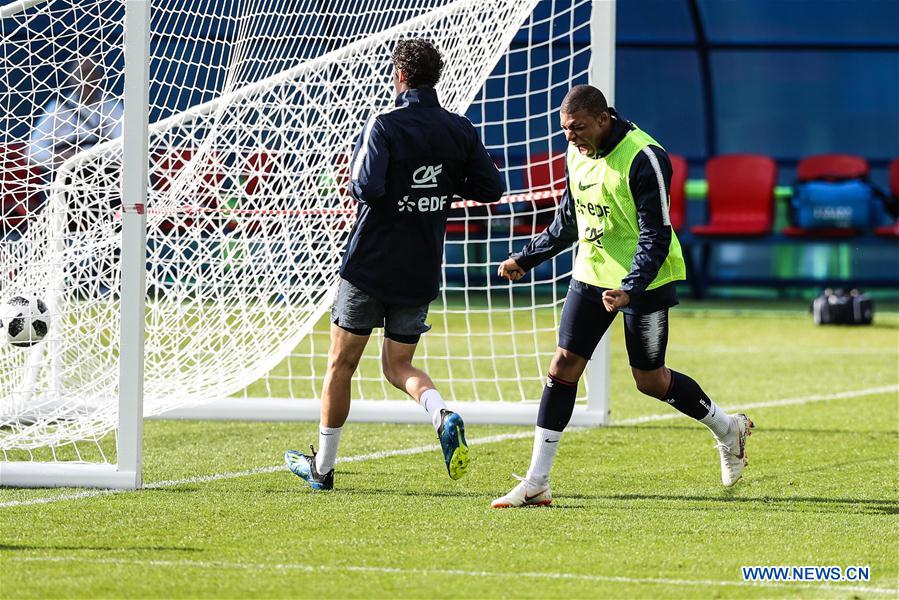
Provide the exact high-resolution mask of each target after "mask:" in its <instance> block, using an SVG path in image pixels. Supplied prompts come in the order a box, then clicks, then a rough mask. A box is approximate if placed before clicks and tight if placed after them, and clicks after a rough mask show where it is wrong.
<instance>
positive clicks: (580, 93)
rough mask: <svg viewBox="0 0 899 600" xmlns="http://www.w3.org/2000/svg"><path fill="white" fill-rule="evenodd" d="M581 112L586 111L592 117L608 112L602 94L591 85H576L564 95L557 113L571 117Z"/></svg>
mask: <svg viewBox="0 0 899 600" xmlns="http://www.w3.org/2000/svg"><path fill="white" fill-rule="evenodd" d="M582 110H586V111H588V112H589V113H590V115H591V116H593V117H598V116H599V114H600V113H602V112H608V110H609V105H608V103H607V102H606V97H605V96H603V94H602V92H600V91H599V90H598V89H596V88H595V87H593V86H592V85H576V86H574V87H573V88H571V89H570V90H569V91H568V93H567V94H565V98H564V99H563V100H562V106H561V107H560V108H559V112H563V113H565V114H568V115H573V114H574V113H576V112H579V111H582Z"/></svg>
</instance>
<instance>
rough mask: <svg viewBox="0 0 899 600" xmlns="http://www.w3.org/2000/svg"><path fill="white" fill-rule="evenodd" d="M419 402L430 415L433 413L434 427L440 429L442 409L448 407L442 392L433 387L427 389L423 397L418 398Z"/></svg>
mask: <svg viewBox="0 0 899 600" xmlns="http://www.w3.org/2000/svg"><path fill="white" fill-rule="evenodd" d="M418 403H419V404H421V405H422V406H423V407H424V409H425V410H426V411H428V414H429V415H431V422H432V423H433V424H434V429H440V411H441V410H443V409H444V408H446V403H445V402H444V401H443V398H442V397H441V396H440V392H438V391H437V390H435V389H433V388H431V389H429V390H425V391H424V393H423V394H422V395H421V398H419V399H418Z"/></svg>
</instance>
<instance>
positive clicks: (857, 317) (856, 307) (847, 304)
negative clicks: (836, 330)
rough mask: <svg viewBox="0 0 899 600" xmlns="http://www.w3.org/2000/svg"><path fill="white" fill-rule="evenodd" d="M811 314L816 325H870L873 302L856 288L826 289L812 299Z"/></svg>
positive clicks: (872, 317)
mask: <svg viewBox="0 0 899 600" xmlns="http://www.w3.org/2000/svg"><path fill="white" fill-rule="evenodd" d="M812 316H813V317H814V319H815V323H816V324H818V325H870V324H871V321H872V320H873V319H874V304H873V303H872V302H871V299H870V298H869V297H868V296H866V295H864V294H863V293H861V292H860V291H858V290H850V291H849V292H848V293H847V292H846V291H844V290H831V289H826V290H824V293H823V294H821V295H820V296H818V297H817V298H815V299H814V300H812Z"/></svg>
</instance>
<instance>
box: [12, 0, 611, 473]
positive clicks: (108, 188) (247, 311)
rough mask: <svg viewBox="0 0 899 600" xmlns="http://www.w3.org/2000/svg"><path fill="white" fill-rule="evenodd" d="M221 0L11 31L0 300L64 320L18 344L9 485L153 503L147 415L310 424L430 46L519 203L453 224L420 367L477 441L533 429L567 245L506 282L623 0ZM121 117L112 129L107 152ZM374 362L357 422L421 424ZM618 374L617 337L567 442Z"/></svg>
mask: <svg viewBox="0 0 899 600" xmlns="http://www.w3.org/2000/svg"><path fill="white" fill-rule="evenodd" d="M217 4H220V5H221V11H217V10H212V9H209V10H206V11H204V12H197V11H196V9H195V8H194V7H193V6H192V3H191V2H190V1H189V0H171V1H169V2H166V3H159V4H158V5H157V4H156V3H155V2H154V3H151V2H150V0H90V1H88V2H79V1H77V0H46V1H45V2H39V1H38V2H34V1H31V0H19V1H17V2H14V3H12V4H9V5H7V6H6V7H3V8H2V11H0V12H2V15H3V31H2V35H3V38H2V43H3V53H2V55H0V108H2V109H3V110H4V111H5V113H4V114H5V117H3V118H4V121H3V124H2V130H0V133H2V134H3V136H4V137H3V139H2V144H0V151H2V154H0V160H2V163H0V173H2V175H3V180H2V181H3V185H4V189H3V199H4V210H3V212H2V213H0V226H2V230H0V266H2V271H0V301H5V300H6V299H7V298H8V297H12V296H14V295H16V294H24V293H28V294H31V295H36V296H38V297H43V298H44V299H45V300H46V301H47V303H48V306H49V307H50V329H49V333H48V334H47V336H46V338H45V339H44V340H43V341H42V342H39V343H38V344H36V345H35V346H33V347H32V348H31V349H30V350H23V349H21V348H14V347H12V345H10V344H5V343H4V341H3V340H0V485H3V486H23V487H25V486H93V487H109V488H136V487H140V485H141V447H142V423H143V418H146V417H150V418H203V419H246V420H258V419H265V420H292V419H304V420H307V419H308V420H317V419H318V402H317V396H318V390H319V389H320V383H321V377H322V369H323V364H324V360H325V357H326V353H327V343H326V340H327V326H328V323H327V317H326V314H327V312H328V309H329V308H330V299H331V298H332V295H333V290H334V286H335V283H336V280H337V267H338V266H339V259H340V251H341V250H342V247H343V244H344V243H345V240H346V238H347V234H348V232H349V228H350V226H351V224H352V221H353V218H354V210H353V206H352V202H351V201H350V199H349V198H348V196H347V194H346V190H345V188H346V181H347V163H348V156H349V153H350V151H351V144H352V141H353V139H354V138H355V136H356V135H357V134H358V132H359V130H360V129H361V126H362V124H363V123H364V122H365V121H366V120H367V118H368V117H369V116H370V115H371V114H372V113H374V112H379V111H382V110H385V109H386V108H387V107H389V106H390V105H391V103H392V96H393V92H392V87H391V85H390V77H389V75H390V63H389V54H390V50H391V49H392V47H393V45H394V44H395V42H396V41H397V40H398V39H402V38H404V37H412V36H425V37H428V38H430V39H431V40H433V41H434V43H435V44H436V45H437V46H438V48H440V50H441V52H442V53H443V54H444V57H445V60H446V65H447V66H446V69H445V71H444V74H443V77H442V79H441V82H440V84H439V85H438V94H439V96H440V99H441V104H442V105H443V106H445V107H446V108H448V109H449V110H453V111H455V112H460V113H465V114H467V115H468V116H469V118H471V120H472V122H473V123H474V124H475V126H476V128H477V129H478V131H479V133H480V134H481V135H482V137H483V139H485V143H486V144H487V147H488V150H489V151H490V152H491V154H492V155H493V156H494V158H495V159H497V161H498V163H499V167H500V170H501V172H502V173H503V176H504V178H505V181H506V187H507V190H508V194H507V196H506V197H505V198H504V199H503V200H502V201H501V204H500V205H498V206H493V207H489V208H483V207H481V206H478V205H474V203H471V202H467V201H465V199H461V200H459V201H457V202H455V203H454V204H453V209H452V210H451V213H450V218H449V233H448V238H447V242H446V256H445V264H444V278H443V286H442V291H441V296H440V298H438V300H436V301H435V302H434V304H433V305H432V307H431V318H430V321H431V323H432V325H433V326H434V329H433V331H432V332H431V333H429V334H427V335H426V336H424V338H423V341H422V343H421V345H420V348H419V352H418V354H417V360H419V361H420V362H419V364H420V365H421V366H422V367H423V368H425V369H426V370H427V371H428V372H429V373H430V374H431V375H432V377H433V378H434V379H435V382H437V384H438V387H440V389H441V390H442V391H443V394H444V396H445V397H446V398H447V400H448V403H449V404H450V405H451V406H454V407H456V408H457V409H458V410H459V411H460V412H461V413H462V414H463V416H464V418H465V419H466V422H468V423H504V424H522V425H533V424H534V422H535V420H536V412H537V406H538V401H539V397H540V390H541V389H542V381H543V379H544V378H545V372H546V368H547V366H548V363H549V357H550V356H551V354H552V352H553V350H554V348H555V333H556V330H557V327H558V316H559V310H560V308H561V302H562V299H563V298H564V294H565V286H566V284H567V279H568V277H569V276H570V272H571V261H572V256H573V249H572V250H571V251H569V252H565V253H562V254H560V255H559V256H558V257H556V258H555V259H553V260H552V261H548V262H547V263H544V265H541V267H540V268H538V269H535V270H534V272H533V273H532V274H531V276H530V277H529V280H528V281H526V282H521V283H517V284H515V285H510V284H508V283H507V282H503V281H498V280H497V278H496V277H495V275H494V273H493V272H494V271H495V269H496V265H497V264H498V262H499V261H500V260H502V259H503V258H505V255H507V254H508V252H509V251H512V250H518V249H520V248H521V246H523V245H524V244H525V243H526V241H527V240H528V239H529V238H530V237H531V236H532V235H533V234H534V232H535V231H539V230H540V229H541V228H542V227H545V225H546V223H547V222H548V220H549V219H551V217H552V214H553V212H554V210H555V207H556V206H557V203H558V200H559V197H560V196H561V193H560V190H561V187H562V185H563V183H564V168H561V170H560V168H559V164H560V163H559V162H558V159H559V157H560V156H561V155H563V154H564V136H562V135H561V133H560V131H559V130H558V114H557V109H558V103H559V102H560V101H561V98H562V96H564V93H565V92H566V91H567V90H568V89H569V88H570V87H571V86H572V85H575V84H577V83H587V82H590V83H593V84H594V85H596V86H597V87H600V88H601V89H603V91H604V92H605V93H606V95H607V97H608V98H609V101H610V102H611V101H612V98H613V97H614V90H613V84H614V52H615V33H614V32H615V3H614V0H542V1H539V2H538V1H537V0H527V1H523V0H496V1H495V2H490V3H485V2H483V1H482V0H385V2H381V3H377V4H378V6H377V8H373V7H371V6H369V4H366V3H361V4H360V3H358V2H356V0H336V1H335V3H334V7H333V8H334V10H333V11H330V12H328V13H327V14H322V13H319V12H318V4H317V3H315V2H311V1H306V0H295V1H288V0H268V1H263V0H258V1H254V0H246V2H240V3H234V2H228V1H226V0H211V4H210V6H212V5H217ZM126 12H127V18H126ZM73 39H74V40H77V43H73V42H71V40H73ZM123 42H124V43H123ZM75 47H77V50H75V51H73V48H75ZM26 58H29V59H34V58H39V59H40V61H43V63H42V64H41V66H39V67H37V68H31V69H30V70H29V68H28V67H27V66H25V61H24V59H26ZM40 61H35V60H32V61H31V62H32V63H35V62H40ZM73 64H77V65H78V66H77V67H76V68H77V69H81V74H82V75H83V74H84V72H88V73H89V75H90V77H88V78H87V79H88V81H87V83H85V81H84V80H81V81H79V80H78V79H77V78H75V77H73V76H72V65H73ZM85 64H88V65H89V68H87V70H86V71H85V67H84V65H85ZM91 69H93V70H91ZM67 70H68V72H67ZM82 79H84V78H82ZM97 90H101V91H102V92H103V93H104V94H105V95H106V96H107V97H108V98H110V99H111V100H109V101H101V100H97V99H95V98H94V96H91V94H94V93H95V92H96V91H97ZM79 98H80V99H81V100H84V99H85V98H91V100H90V101H89V102H87V101H86V102H82V103H81V104H78V103H79V102H80V101H81V100H79ZM51 100H52V101H57V102H58V104H57V105H56V110H57V113H58V114H64V115H65V119H70V121H68V122H69V123H73V122H75V123H77V125H76V126H75V128H76V129H78V128H79V127H82V128H83V129H84V131H81V130H79V133H80V134H83V136H84V137H83V138H82V139H88V138H89V140H90V141H89V143H84V145H83V146H78V147H76V148H75V150H74V151H72V152H68V153H67V154H65V156H64V159H63V160H60V161H58V162H56V163H54V164H52V165H49V166H48V164H47V163H44V164H41V163H40V161H38V160H37V158H36V157H37V156H38V155H37V153H36V151H35V150H34V148H35V147H36V145H35V140H36V139H37V138H38V137H39V135H38V134H39V133H40V131H41V125H40V123H42V122H45V121H44V120H43V119H45V116H44V115H46V112H45V111H49V109H47V108H46V107H47V106H48V102H50V101H51ZM122 100H124V102H123V104H124V124H123V126H121V128H120V131H116V129H115V127H110V128H108V129H102V132H101V133H98V132H99V131H101V129H100V126H99V125H98V123H103V122H104V119H112V124H113V125H115V121H114V119H115V116H114V115H115V108H114V106H115V103H116V101H118V102H119V103H120V104H121V103H122ZM70 101H74V103H75V104H76V106H75V108H73V109H72V110H71V112H70V113H64V111H65V110H68V109H66V108H65V107H64V105H65V103H66V102H70ZM50 105H51V106H52V103H51V104H50ZM51 112H52V111H51ZM65 119H63V118H61V121H65ZM71 119H74V121H71ZM79 119H81V120H80V121H79ZM148 122H149V125H148ZM91 127H96V128H97V129H96V130H90V128H91ZM121 133H123V134H124V135H121ZM52 134H53V135H56V130H53V131H52ZM90 136H93V137H90ZM560 150H561V152H560ZM9 206H12V209H10V208H9ZM3 335H4V336H5V334H3ZM145 340H146V341H145ZM378 342H380V338H379V337H377V336H375V337H374V338H373V340H372V342H371V344H370V348H369V352H367V354H366V356H365V357H364V358H363V363H362V365H361V366H360V372H359V374H358V376H357V377H356V379H355V380H354V388H353V398H354V400H353V405H352V411H351V415H350V418H351V419H355V420H374V421H390V422H421V423H424V422H426V420H427V417H426V415H425V413H424V412H423V411H422V410H421V408H420V407H418V406H416V405H415V404H414V403H413V402H411V401H409V400H407V399H402V398H401V394H400V393H399V392H398V391H396V390H392V389H389V388H388V387H387V386H386V385H385V383H384V382H383V378H382V377H381V376H380V373H379V370H380V369H379V361H378V358H377V351H378V345H379V344H378ZM608 363H609V345H608V336H606V338H605V339H604V340H603V341H602V342H601V343H600V345H599V347H598V348H597V351H596V354H595V355H594V360H593V361H592V362H591V364H590V366H589V368H588V372H587V376H586V377H585V379H586V386H582V389H581V395H580V396H579V400H578V404H577V407H576V409H575V413H574V416H573V418H572V424H573V425H603V424H607V423H608V418H609V387H608V384H609V366H608Z"/></svg>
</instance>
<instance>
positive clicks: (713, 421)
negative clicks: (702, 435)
mask: <svg viewBox="0 0 899 600" xmlns="http://www.w3.org/2000/svg"><path fill="white" fill-rule="evenodd" d="M703 404H705V402H703ZM709 404H711V406H709V414H707V415H706V416H704V417H703V418H701V419H699V422H700V423H702V424H703V425H705V426H706V427H708V428H709V429H711V430H712V433H713V434H714V436H715V437H716V438H718V439H719V440H721V439H723V438H724V436H726V435H727V434H728V433H729V432H730V422H731V418H730V415H729V414H727V413H726V412H724V409H722V408H721V407H720V406H718V405H717V404H715V403H714V402H712V401H711V400H709Z"/></svg>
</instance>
